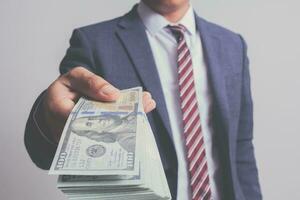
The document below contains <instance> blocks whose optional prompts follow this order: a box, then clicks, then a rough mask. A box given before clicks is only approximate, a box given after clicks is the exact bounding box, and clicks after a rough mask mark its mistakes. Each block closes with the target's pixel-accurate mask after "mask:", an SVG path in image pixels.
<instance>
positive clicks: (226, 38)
mask: <svg viewBox="0 0 300 200" xmlns="http://www.w3.org/2000/svg"><path fill="white" fill-rule="evenodd" d="M198 21H199V23H202V26H201V28H205V29H206V32H207V33H209V34H210V36H213V37H216V38H219V39H220V40H221V42H226V43H228V44H231V45H238V46H241V43H242V42H243V41H242V36H241V35H240V34H239V33H237V32H235V31H233V30H229V29H228V28H225V27H223V26H221V25H218V24H215V23H213V22H210V21H208V20H206V19H203V18H202V17H199V16H198ZM200 34H201V30H200Z"/></svg>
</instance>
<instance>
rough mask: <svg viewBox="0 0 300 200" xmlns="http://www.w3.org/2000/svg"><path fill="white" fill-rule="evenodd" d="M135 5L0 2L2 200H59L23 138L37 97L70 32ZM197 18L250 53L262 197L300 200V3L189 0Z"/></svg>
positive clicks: (118, 0) (120, 1) (115, 1)
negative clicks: (231, 34) (227, 32)
mask: <svg viewBox="0 0 300 200" xmlns="http://www.w3.org/2000/svg"><path fill="white" fill-rule="evenodd" d="M136 2H137V0H126V1H125V0H110V1H101V0H89V1H83V0H82V1H79V0H51V1H40V0H26V1H21V0H1V1H0V27H1V28H0V69H1V71H0V94H1V99H0V101H1V103H0V111H1V114H0V125H1V131H0V133H1V135H0V199H1V200H63V199H66V197H65V196H64V195H63V194H62V193H61V192H60V191H59V190H58V189H56V177H55V176H49V175H48V174H47V171H42V170H40V169H38V168H37V167H35V166H34V164H33V163H32V162H31V160H30V158H29V156H28V155H27V152H26V150H25V147H24V142H23V135H24V127H25V123H26V120H27V117H28V114H29V111H30V108H31V106H32V104H33V102H34V100H35V99H36V97H37V96H38V94H39V93H40V92H41V91H42V90H43V89H45V88H47V86H48V85H49V84H50V83H51V82H52V81H53V80H54V79H55V78H56V77H57V76H58V65H59V62H60V60H61V59H62V57H63V56H64V54H65V51H66V48H67V47H68V45H69V44H68V41H69V38H70V36H71V32H72V30H73V29H74V28H76V27H80V26H84V25H88V24H91V23H96V22H99V21H103V20H106V19H110V18H114V17H117V16H120V15H123V14H124V13H125V12H127V11H129V9H131V7H132V6H133V4H134V3H136ZM192 3H193V5H194V8H195V10H196V11H197V12H198V14H199V15H200V16H202V17H204V18H206V19H208V20H210V21H213V22H215V23H217V24H220V25H223V26H225V27H227V28H229V29H231V30H233V31H235V32H238V33H241V34H242V35H243V36H244V37H245V39H246V41H247V43H248V47H249V51H248V54H249V57H250V63H251V66H250V70H251V76H252V91H253V99H254V109H255V110H254V122H255V123H254V134H255V135H254V137H255V140H254V143H255V147H256V157H257V162H258V167H259V175H260V181H261V185H262V190H263V194H264V199H267V200H281V199H292V200H294V199H295V200H297V199H300V173H299V169H300V151H299V148H300V117H299V113H300V66H299V63H300V62H299V59H300V39H299V37H300V22H299V19H300V12H299V8H300V3H299V1H297V0H285V1H282V0H251V1H250V0H248V1H247V0H244V1H242V0H197V1H196V0H194V1H192Z"/></svg>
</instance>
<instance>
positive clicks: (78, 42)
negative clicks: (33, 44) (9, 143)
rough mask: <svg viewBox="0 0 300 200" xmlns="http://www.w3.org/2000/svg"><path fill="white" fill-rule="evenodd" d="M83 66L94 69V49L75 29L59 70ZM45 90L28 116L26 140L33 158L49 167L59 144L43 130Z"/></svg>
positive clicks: (43, 165)
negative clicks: (42, 105)
mask: <svg viewBox="0 0 300 200" xmlns="http://www.w3.org/2000/svg"><path fill="white" fill-rule="evenodd" d="M77 66H82V67H85V68H87V69H88V70H90V71H93V69H94V64H93V58H92V50H91V48H90V45H89V42H88V39H87V38H86V37H85V36H84V34H83V33H82V31H81V30H79V29H75V30H74V31H73V34H72V37H71V39H70V47H69V48H68V50H67V53H66V55H65V57H64V58H63V60H62V62H61V64H60V67H59V70H60V73H61V74H64V73H66V72H68V71H69V70H71V69H72V68H74V67H77ZM44 93H45V91H44V92H42V93H41V94H40V96H39V97H38V98H37V100H36V101H35V103H34V105H33V107H32V109H31V112H30V115H29V117H28V120H27V123H26V128H25V136H24V142H25V146H26V149H27V152H28V154H29V156H30V158H31V160H32V161H33V162H34V163H35V164H36V165H37V166H38V167H39V168H41V169H49V168H50V165H51V162H52V160H53V157H54V154H55V151H56V148H57V144H56V143H54V142H53V141H52V140H51V139H50V138H48V137H47V136H46V135H47V134H45V131H47V130H42V129H41V127H44V126H43V125H41V124H42V123H44V122H43V119H42V117H41V116H42V112H43V110H42V109H41V106H40V105H41V102H42V100H43V97H44Z"/></svg>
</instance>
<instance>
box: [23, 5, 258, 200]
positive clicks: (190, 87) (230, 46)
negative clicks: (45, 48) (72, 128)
mask: <svg viewBox="0 0 300 200" xmlns="http://www.w3.org/2000/svg"><path fill="white" fill-rule="evenodd" d="M60 72H61V75H60V76H59V77H58V78H57V80H55V81H54V82H53V83H52V84H51V85H50V86H49V88H48V89H47V90H45V91H44V92H43V93H42V94H41V95H40V96H39V98H38V99H37V100H36V102H35V104H34V106H33V108H32V111H31V113H30V116H29V119H28V121H27V126H26V131H25V145H26V148H27V150H28V152H29V154H30V156H31V158H32V160H33V162H34V163H35V164H36V165H37V166H39V167H40V168H43V169H48V168H49V166H50V164H51V161H52V159H53V156H54V153H55V150H56V147H57V142H58V140H59V138H60V134H61V132H62V128H63V125H64V122H65V121H66V118H67V116H68V114H69V113H70V111H71V109H72V108H73V106H74V105H75V103H76V101H77V99H78V98H79V97H80V96H88V97H90V98H93V99H95V100H99V101H114V100H116V99H117V98H118V96H119V89H125V88H130V87H135V86H142V87H143V88H144V90H145V91H148V92H144V96H143V97H144V98H143V105H144V110H145V112H147V113H148V114H147V115H148V119H149V121H150V124H151V127H152V130H153V132H154V136H155V139H156V142H157V145H158V148H159V152H160V156H161V159H162V163H163V166H164V170H165V174H166V176H167V180H168V184H169V187H170V190H171V193H172V198H173V199H178V200H188V199H193V200H206V199H210V200H211V199H213V200H220V199H222V200H223V199H225V200H260V199H262V195H261V191H260V185H259V181H258V173H257V167H256V161H255V156H254V148H253V144H252V139H253V132H252V126H253V111H252V109H253V108H252V107H253V106H252V99H251V91H250V77H249V62H248V58H247V47H246V44H245V42H244V40H243V38H242V37H241V36H240V35H239V34H236V33H234V32H231V31H229V30H227V29H225V28H223V27H220V26H218V25H215V24H213V23H210V22H208V21H206V20H204V19H202V18H200V17H199V16H198V15H197V14H196V13H195V12H194V11H193V8H192V5H191V4H190V2H189V0H142V1H141V2H140V3H139V4H138V5H135V6H134V7H133V9H132V10H131V11H130V12H129V13H127V14H125V15H124V16H122V17H118V18H116V19H113V20H109V21H106V22H101V23H98V24H94V25H89V26H86V27H83V28H79V29H75V30H74V32H73V35H72V37H71V39H70V47H69V49H68V50H67V53H66V55H65V57H64V58H63V60H62V62H61V64H60ZM150 111H151V112H150ZM145 142H147V141H145Z"/></svg>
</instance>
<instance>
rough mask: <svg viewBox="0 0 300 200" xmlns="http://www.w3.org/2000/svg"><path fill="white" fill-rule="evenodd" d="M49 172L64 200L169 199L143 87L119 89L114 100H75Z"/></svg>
mask: <svg viewBox="0 0 300 200" xmlns="http://www.w3.org/2000/svg"><path fill="white" fill-rule="evenodd" d="M49 174H53V175H59V178H58V183H57V185H58V188H59V189H61V190H62V192H64V193H65V194H66V195H67V196H68V198H69V199H74V200H75V199H76V200H79V199H86V200H96V199H97V200H98V199H101V200H102V199H103V200H104V199H110V200H116V199H118V200H119V199H120V200H123V199H124V200H125V199H144V200H147V199H149V200H150V199H151V200H152V199H153V200H154V199H155V200H158V199H171V194H170V191H169V187H168V183H167V180H166V176H165V173H164V169H163V166H162V163H161V160H160V156H159V152H158V149H157V145H156V142H155V139H154V136H153V133H152V130H151V127H150V124H149V122H148V120H147V116H146V114H145V113H144V111H143V106H142V88H140V87H138V88H131V89H128V90H122V91H121V95H120V98H119V99H118V100H117V101H115V102H96V101H92V100H90V99H87V98H81V99H79V101H78V103H77V104H76V105H75V107H74V109H73V110H72V112H71V114H70V116H69V118H68V120H67V122H66V125H65V127H64V130H63V133H62V136H61V139H60V142H59V145H58V148H57V151H56V154H55V157H54V160H53V162H52V165H51V169H50V171H49Z"/></svg>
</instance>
